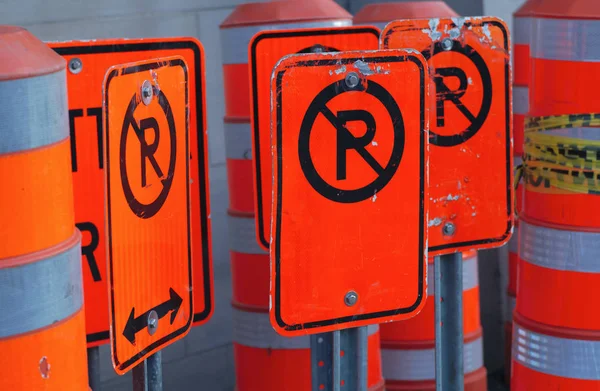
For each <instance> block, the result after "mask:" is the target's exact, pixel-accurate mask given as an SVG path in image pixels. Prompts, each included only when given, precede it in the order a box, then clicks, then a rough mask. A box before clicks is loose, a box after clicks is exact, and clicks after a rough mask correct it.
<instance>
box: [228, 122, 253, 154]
mask: <svg viewBox="0 0 600 391" xmlns="http://www.w3.org/2000/svg"><path fill="white" fill-rule="evenodd" d="M224 126H225V157H226V158H227V159H239V160H250V159H252V134H251V130H250V123H249V122H241V123H240V122H234V123H232V122H225V123H224Z"/></svg>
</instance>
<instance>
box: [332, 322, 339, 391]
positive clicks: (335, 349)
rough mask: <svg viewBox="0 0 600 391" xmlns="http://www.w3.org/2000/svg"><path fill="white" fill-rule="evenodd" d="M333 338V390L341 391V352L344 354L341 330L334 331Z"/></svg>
mask: <svg viewBox="0 0 600 391" xmlns="http://www.w3.org/2000/svg"><path fill="white" fill-rule="evenodd" d="M332 338H333V355H332V356H333V360H332V365H331V366H332V369H333V387H332V390H333V391H340V382H341V381H342V378H341V375H342V374H341V373H340V372H341V371H342V363H341V361H342V360H341V359H342V357H341V354H342V347H341V341H340V331H339V330H337V331H334V332H333V333H332Z"/></svg>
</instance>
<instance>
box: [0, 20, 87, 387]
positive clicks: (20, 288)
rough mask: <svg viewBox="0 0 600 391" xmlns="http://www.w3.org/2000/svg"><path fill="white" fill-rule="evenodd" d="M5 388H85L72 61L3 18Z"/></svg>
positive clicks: (0, 199)
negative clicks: (69, 89) (69, 69)
mask: <svg viewBox="0 0 600 391" xmlns="http://www.w3.org/2000/svg"><path fill="white" fill-rule="evenodd" d="M0 118H1V119H2V120H1V121H0V134H1V135H2V137H0V181H1V182H2V183H3V184H4V185H3V186H2V191H1V192H0V222H1V224H0V308H1V309H2V314H3V315H2V318H0V351H1V352H2V354H1V355H0V390H11V391H19V390H23V391H30V390H46V391H52V390H56V391H59V390H60V391H64V390H67V391H69V390H73V391H80V390H87V389H88V385H87V384H88V378H87V365H86V364H87V358H86V344H85V319H84V311H83V290H82V275H81V235H80V233H79V231H77V230H76V229H75V220H74V216H73V190H72V183H71V166H70V155H69V153H70V152H69V122H68V106H67V92H66V63H65V61H64V60H63V59H62V57H60V56H59V55H57V54H56V53H54V51H52V50H50V49H49V48H48V47H47V46H46V45H45V44H44V43H42V42H41V41H39V40H38V39H36V38H35V37H34V36H33V35H32V34H30V33H29V32H28V31H26V30H24V29H22V28H19V27H12V26H0Z"/></svg>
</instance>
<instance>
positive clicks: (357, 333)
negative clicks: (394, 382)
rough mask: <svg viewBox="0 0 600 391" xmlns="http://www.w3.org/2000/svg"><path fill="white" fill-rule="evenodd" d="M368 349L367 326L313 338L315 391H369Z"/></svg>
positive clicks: (312, 367) (312, 352) (313, 388)
mask: <svg viewBox="0 0 600 391" xmlns="http://www.w3.org/2000/svg"><path fill="white" fill-rule="evenodd" d="M367 349H368V346H367V326H362V327H357V328H351V329H344V330H338V331H332V332H329V333H321V334H316V335H312V336H311V337H310V350H311V369H312V371H311V373H312V391H340V390H342V389H343V390H348V391H367V366H368V360H367Z"/></svg>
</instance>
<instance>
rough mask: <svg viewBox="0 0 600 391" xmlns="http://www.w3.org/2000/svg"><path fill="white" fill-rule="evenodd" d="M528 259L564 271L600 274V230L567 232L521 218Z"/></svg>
mask: <svg viewBox="0 0 600 391" xmlns="http://www.w3.org/2000/svg"><path fill="white" fill-rule="evenodd" d="M519 224H520V234H521V238H520V241H519V243H520V245H519V255H520V257H521V259H522V260H523V261H524V262H527V263H530V264H533V265H537V266H541V267H545V268H549V269H555V270H562V271H573V272H581V273H600V262H599V261H598V260H599V259H600V233H591V232H577V231H563V230H558V229H553V228H546V227H539V226H536V225H532V224H528V223H526V222H525V221H523V220H521V221H520V223H519Z"/></svg>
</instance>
